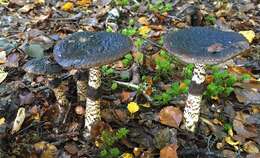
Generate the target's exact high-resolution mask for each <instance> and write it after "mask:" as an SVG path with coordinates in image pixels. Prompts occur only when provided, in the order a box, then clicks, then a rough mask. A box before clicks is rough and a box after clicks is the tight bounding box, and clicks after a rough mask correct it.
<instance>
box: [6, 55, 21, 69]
mask: <svg viewBox="0 0 260 158" xmlns="http://www.w3.org/2000/svg"><path fill="white" fill-rule="evenodd" d="M19 60H20V56H19V54H18V53H12V54H10V55H8V56H7V62H6V63H5V66H6V67H18V66H19Z"/></svg>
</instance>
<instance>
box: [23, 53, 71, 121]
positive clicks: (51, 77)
mask: <svg viewBox="0 0 260 158" xmlns="http://www.w3.org/2000/svg"><path fill="white" fill-rule="evenodd" d="M23 70H24V71H26V72H27V73H28V74H29V75H33V76H35V75H44V76H47V78H48V87H49V88H50V89H52V90H53V92H54V95H55V97H56V100H57V102H58V103H59V105H60V106H62V108H63V109H64V110H65V111H66V110H68V108H69V101H68V99H67V97H66V95H65V92H64V85H68V81H67V80H64V81H62V83H59V82H57V81H59V78H58V77H59V75H61V74H62V72H63V68H62V67H61V66H60V65H58V64H57V63H55V62H53V61H50V60H49V59H48V57H43V58H39V59H38V58H35V59H31V60H29V61H28V62H27V63H25V64H24V66H23ZM61 111H62V110H61ZM62 115H63V116H64V114H62ZM62 119H64V118H63V117H62ZM62 121H64V120H62Z"/></svg>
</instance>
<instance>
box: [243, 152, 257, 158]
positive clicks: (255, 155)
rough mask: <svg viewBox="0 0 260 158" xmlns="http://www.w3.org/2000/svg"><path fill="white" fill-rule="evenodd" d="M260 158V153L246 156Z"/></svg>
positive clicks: (247, 157)
mask: <svg viewBox="0 0 260 158" xmlns="http://www.w3.org/2000/svg"><path fill="white" fill-rule="evenodd" d="M259 157H260V153H257V154H249V155H247V156H246V158H259Z"/></svg>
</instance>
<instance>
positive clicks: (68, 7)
mask: <svg viewBox="0 0 260 158" xmlns="http://www.w3.org/2000/svg"><path fill="white" fill-rule="evenodd" d="M73 8H74V4H73V3H72V2H66V3H65V4H63V6H62V7H61V9H62V10H64V11H72V10H73Z"/></svg>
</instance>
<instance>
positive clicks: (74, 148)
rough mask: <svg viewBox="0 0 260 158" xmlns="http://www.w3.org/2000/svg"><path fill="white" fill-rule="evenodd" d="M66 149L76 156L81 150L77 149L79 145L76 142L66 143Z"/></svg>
mask: <svg viewBox="0 0 260 158" xmlns="http://www.w3.org/2000/svg"><path fill="white" fill-rule="evenodd" d="M64 149H65V150H66V151H67V152H69V153H70V154H71V155H75V154H77V153H78V151H79V149H78V147H77V144H76V143H74V142H71V143H66V145H65V146H64Z"/></svg>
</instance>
